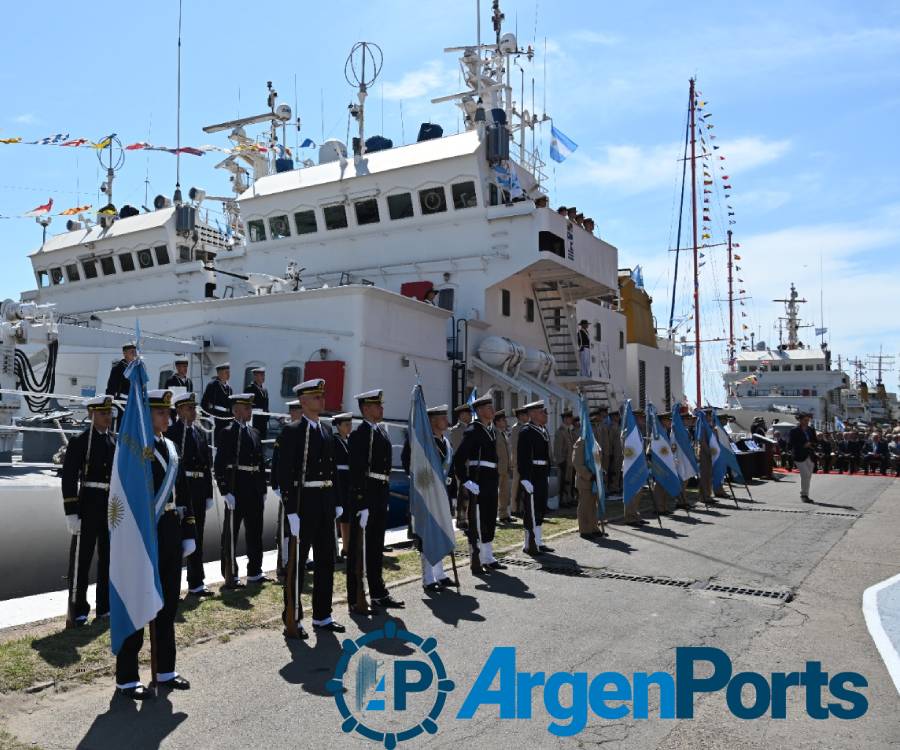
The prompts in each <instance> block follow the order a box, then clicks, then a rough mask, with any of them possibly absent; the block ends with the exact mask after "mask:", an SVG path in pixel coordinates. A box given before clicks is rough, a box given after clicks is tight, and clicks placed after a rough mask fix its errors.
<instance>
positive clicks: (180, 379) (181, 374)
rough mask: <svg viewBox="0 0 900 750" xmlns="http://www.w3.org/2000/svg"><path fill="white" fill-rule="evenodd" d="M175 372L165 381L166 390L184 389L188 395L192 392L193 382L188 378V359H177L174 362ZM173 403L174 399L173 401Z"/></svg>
mask: <svg viewBox="0 0 900 750" xmlns="http://www.w3.org/2000/svg"><path fill="white" fill-rule="evenodd" d="M174 364H175V372H173V373H172V374H171V375H169V378H168V379H167V380H166V383H165V387H166V388H184V389H185V391H187V392H188V393H192V392H193V391H194V381H193V380H191V379H190V378H189V377H188V374H187V371H188V364H189V363H188V358H187V357H178V358H177V359H176V360H175V362H174ZM173 402H174V399H173Z"/></svg>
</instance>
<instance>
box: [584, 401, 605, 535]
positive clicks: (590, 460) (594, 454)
mask: <svg viewBox="0 0 900 750" xmlns="http://www.w3.org/2000/svg"><path fill="white" fill-rule="evenodd" d="M581 439H582V440H583V441H584V465H585V466H586V467H587V468H588V469H590V470H591V474H593V475H594V486H595V488H596V492H597V495H598V497H599V498H600V517H601V518H603V517H604V516H605V515H606V487H605V486H604V484H603V470H602V469H601V468H600V467H601V466H602V465H603V464H602V463H601V461H600V446H599V445H597V441H596V440H594V430H593V429H591V416H590V411H588V405H587V401H586V400H585V399H584V397H582V398H581Z"/></svg>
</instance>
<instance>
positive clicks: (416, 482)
mask: <svg viewBox="0 0 900 750" xmlns="http://www.w3.org/2000/svg"><path fill="white" fill-rule="evenodd" d="M409 475H410V481H409V511H410V513H411V514H412V518H413V528H414V529H415V530H416V535H417V536H418V537H419V538H420V539H421V540H422V556H423V557H424V558H425V559H426V560H427V561H428V562H429V564H431V565H437V564H438V562H440V561H441V560H442V559H443V558H444V557H445V556H446V555H449V554H450V553H451V552H452V551H453V549H454V547H455V546H456V538H455V534H454V532H453V520H452V519H451V518H450V501H449V500H448V498H447V483H446V478H447V475H446V473H445V471H444V465H443V463H442V461H441V455H440V453H439V452H438V449H437V447H436V446H435V444H434V433H433V432H432V431H431V422H430V421H429V419H428V411H427V409H426V407H425V397H424V396H423V395H422V386H421V385H419V384H418V383H417V384H416V385H415V387H413V392H412V403H411V404H410V409H409Z"/></svg>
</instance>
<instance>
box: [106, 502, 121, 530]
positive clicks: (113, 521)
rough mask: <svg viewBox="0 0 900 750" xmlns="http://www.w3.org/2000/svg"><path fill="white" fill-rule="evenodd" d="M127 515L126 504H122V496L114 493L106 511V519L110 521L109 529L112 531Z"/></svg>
mask: <svg viewBox="0 0 900 750" xmlns="http://www.w3.org/2000/svg"><path fill="white" fill-rule="evenodd" d="M124 515H125V506H124V505H123V504H122V498H121V497H119V496H118V495H113V496H112V497H111V498H110V499H109V507H108V508H107V511H106V519H107V521H108V523H109V529H110V531H112V530H113V529H114V528H116V526H118V525H119V524H120V523H122V518H123V517H124Z"/></svg>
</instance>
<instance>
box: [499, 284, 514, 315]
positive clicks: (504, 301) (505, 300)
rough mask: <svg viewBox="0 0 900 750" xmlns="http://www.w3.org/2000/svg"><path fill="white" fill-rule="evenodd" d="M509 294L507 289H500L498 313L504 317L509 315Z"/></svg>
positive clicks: (510, 304) (510, 303)
mask: <svg viewBox="0 0 900 750" xmlns="http://www.w3.org/2000/svg"><path fill="white" fill-rule="evenodd" d="M511 296H512V295H510V293H509V289H501V290H500V314H501V315H502V316H503V317H504V318H508V317H509V310H510V307H511V306H512V302H511Z"/></svg>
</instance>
